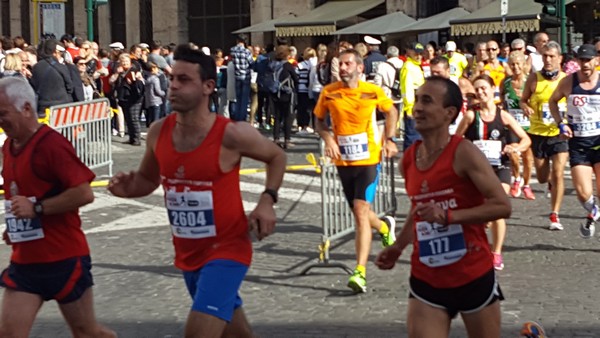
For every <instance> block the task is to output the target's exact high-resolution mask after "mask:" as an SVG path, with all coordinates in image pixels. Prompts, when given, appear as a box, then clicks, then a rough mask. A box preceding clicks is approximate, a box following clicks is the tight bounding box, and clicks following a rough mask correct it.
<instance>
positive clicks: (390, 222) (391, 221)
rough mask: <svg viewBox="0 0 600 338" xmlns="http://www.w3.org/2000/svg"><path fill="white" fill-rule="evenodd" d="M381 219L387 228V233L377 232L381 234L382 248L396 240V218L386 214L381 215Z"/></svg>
mask: <svg viewBox="0 0 600 338" xmlns="http://www.w3.org/2000/svg"><path fill="white" fill-rule="evenodd" d="M381 220H382V221H383V222H385V224H387V226H388V229H389V231H388V233H387V234H379V235H381V244H382V245H383V247H384V248H387V247H388V246H390V245H392V244H394V242H396V219H395V218H394V217H392V216H387V215H386V216H383V217H382V218H381Z"/></svg>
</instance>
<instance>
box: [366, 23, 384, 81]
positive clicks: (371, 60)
mask: <svg viewBox="0 0 600 338" xmlns="http://www.w3.org/2000/svg"><path fill="white" fill-rule="evenodd" d="M365 43H366V44H367V45H368V46H369V53H368V54H367V57H366V58H365V76H366V77H367V82H372V83H373V82H374V81H375V77H376V76H377V68H378V67H379V64H380V63H383V62H385V61H387V58H386V57H385V56H384V55H383V54H381V51H379V45H381V40H378V39H375V38H374V37H372V36H369V35H365Z"/></svg>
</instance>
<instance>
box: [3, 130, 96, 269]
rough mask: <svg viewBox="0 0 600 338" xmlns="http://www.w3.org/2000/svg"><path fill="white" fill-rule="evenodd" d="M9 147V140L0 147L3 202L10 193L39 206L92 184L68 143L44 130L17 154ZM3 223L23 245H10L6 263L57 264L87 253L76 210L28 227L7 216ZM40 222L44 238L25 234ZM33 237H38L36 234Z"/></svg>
mask: <svg viewBox="0 0 600 338" xmlns="http://www.w3.org/2000/svg"><path fill="white" fill-rule="evenodd" d="M11 144H12V139H10V138H9V139H7V140H6V142H5V143H4V146H3V147H2V153H3V155H4V163H3V166H2V176H3V177H4V186H5V187H6V188H5V194H6V196H5V198H6V201H8V200H10V198H11V197H12V196H13V193H14V194H18V195H22V196H27V197H30V198H35V199H36V200H43V199H44V198H49V197H52V196H56V195H58V194H60V193H62V192H63V191H65V190H67V189H69V188H74V187H76V186H79V185H81V184H83V183H88V182H91V181H92V180H93V179H94V177H95V175H94V173H93V172H92V171H91V170H90V169H88V168H87V167H86V166H85V165H84V164H83V163H82V162H81V161H80V160H79V158H77V155H76V154H75V150H74V149H73V146H72V145H71V143H69V141H67V140H66V139H65V138H64V137H63V136H62V135H60V134H59V133H57V132H56V131H54V130H52V129H51V128H50V127H48V126H45V125H44V126H42V127H40V129H38V131H37V132H36V133H35V134H34V135H33V136H32V138H31V139H30V140H29V141H28V142H27V144H26V145H25V147H24V148H23V149H21V150H20V151H19V152H18V153H15V152H14V151H13V150H12V149H11V148H12V147H11ZM6 218H7V227H8V228H11V225H12V226H13V227H14V228H15V229H16V230H18V231H17V234H16V235H18V236H20V235H19V234H24V236H23V237H22V239H25V240H23V241H21V242H15V241H13V244H12V250H13V252H12V256H11V261H12V262H14V263H20V264H30V263H47V262H56V261H60V260H64V259H67V258H71V257H76V256H85V255H89V253H90V250H89V247H88V244H87V241H86V239H85V235H84V233H83V231H82V229H81V219H80V218H79V210H78V209H75V210H71V211H68V212H65V213H62V214H57V215H44V216H42V217H40V218H36V219H32V220H30V221H29V220H16V219H13V220H9V218H10V217H8V213H7V217H6ZM24 221H26V223H24ZM40 222H41V230H42V232H43V237H42V238H37V237H35V236H33V237H28V236H30V235H31V234H32V233H35V232H36V231H39V230H36V229H35V226H33V228H34V229H33V230H30V231H27V228H28V227H29V228H30V227H32V224H37V225H39V224H40ZM27 223H30V224H29V225H28V224H27ZM27 232H28V233H29V234H27ZM37 234H38V235H40V234H41V232H38V233H37ZM38 237H39V236H38ZM27 238H32V239H27Z"/></svg>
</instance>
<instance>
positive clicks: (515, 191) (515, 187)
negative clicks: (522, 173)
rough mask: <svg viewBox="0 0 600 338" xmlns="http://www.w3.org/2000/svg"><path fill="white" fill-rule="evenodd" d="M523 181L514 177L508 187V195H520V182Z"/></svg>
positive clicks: (516, 196) (515, 196)
mask: <svg viewBox="0 0 600 338" xmlns="http://www.w3.org/2000/svg"><path fill="white" fill-rule="evenodd" d="M522 183H523V180H522V179H521V178H520V177H518V178H516V179H515V181H514V182H513V183H512V185H511V187H510V195H511V196H512V197H514V198H518V197H519V196H521V184H522Z"/></svg>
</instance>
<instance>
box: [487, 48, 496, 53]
mask: <svg viewBox="0 0 600 338" xmlns="http://www.w3.org/2000/svg"><path fill="white" fill-rule="evenodd" d="M497 50H498V48H488V49H487V51H488V52H495V51H497Z"/></svg>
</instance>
